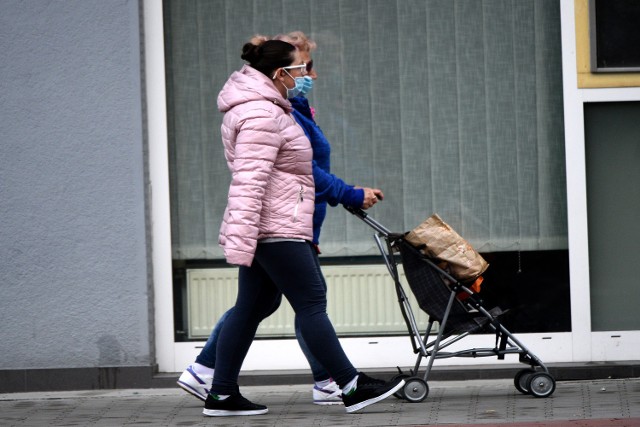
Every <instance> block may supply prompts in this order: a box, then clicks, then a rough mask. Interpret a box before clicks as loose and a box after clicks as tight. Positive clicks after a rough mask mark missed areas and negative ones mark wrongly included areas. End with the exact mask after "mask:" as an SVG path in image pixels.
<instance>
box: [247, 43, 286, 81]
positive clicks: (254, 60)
mask: <svg viewBox="0 0 640 427" xmlns="http://www.w3.org/2000/svg"><path fill="white" fill-rule="evenodd" d="M295 51H296V47H295V46H294V45H292V44H290V43H287V42H284V41H282V40H267V41H265V42H262V43H260V44H254V43H251V42H250V43H246V44H245V45H244V46H243V47H242V55H240V57H241V58H242V59H244V60H245V61H247V62H248V63H249V65H251V66H252V67H253V68H255V69H256V70H258V71H260V72H261V73H262V74H264V75H266V76H267V77H269V78H271V77H273V74H272V73H273V72H274V71H275V70H276V69H278V68H280V67H287V66H289V65H291V64H292V63H293V61H294V59H295V56H294V52H295Z"/></svg>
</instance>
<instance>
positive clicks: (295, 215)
mask: <svg viewBox="0 0 640 427" xmlns="http://www.w3.org/2000/svg"><path fill="white" fill-rule="evenodd" d="M303 194H304V187H303V186H302V185H300V189H299V190H298V198H297V200H296V205H295V207H294V208H293V222H296V221H297V220H298V209H299V208H300V204H301V203H302V201H303V200H304V196H303Z"/></svg>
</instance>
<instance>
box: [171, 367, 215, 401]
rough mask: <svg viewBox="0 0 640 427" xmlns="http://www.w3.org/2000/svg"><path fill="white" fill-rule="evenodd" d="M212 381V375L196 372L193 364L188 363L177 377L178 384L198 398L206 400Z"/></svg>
mask: <svg viewBox="0 0 640 427" xmlns="http://www.w3.org/2000/svg"><path fill="white" fill-rule="evenodd" d="M212 382H213V375H206V374H197V373H196V371H194V370H193V365H189V366H188V367H187V369H185V370H184V372H183V373H182V375H180V378H178V385H179V386H180V387H182V389H183V390H184V391H186V392H188V393H191V394H192V395H194V396H195V397H197V398H198V399H200V400H207V395H208V394H209V390H211V383H212Z"/></svg>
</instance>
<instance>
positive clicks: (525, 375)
mask: <svg viewBox="0 0 640 427" xmlns="http://www.w3.org/2000/svg"><path fill="white" fill-rule="evenodd" d="M535 373H536V371H535V370H533V369H522V370H520V371H518V373H517V374H516V376H515V377H514V378H513V384H514V385H515V386H516V389H517V390H518V391H519V392H520V393H522V394H529V387H528V386H527V382H528V380H529V377H530V376H531V375H533V374H535Z"/></svg>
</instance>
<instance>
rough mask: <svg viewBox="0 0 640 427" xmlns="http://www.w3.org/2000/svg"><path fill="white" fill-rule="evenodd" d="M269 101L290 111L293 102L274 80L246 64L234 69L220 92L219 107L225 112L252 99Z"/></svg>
mask: <svg viewBox="0 0 640 427" xmlns="http://www.w3.org/2000/svg"><path fill="white" fill-rule="evenodd" d="M265 100H266V101H269V102H273V103H274V104H276V105H279V106H281V107H282V108H283V109H284V110H285V111H286V112H287V113H290V112H291V110H292V108H291V103H290V102H289V101H288V100H286V99H285V98H283V97H282V95H280V92H279V91H278V90H277V89H276V88H275V86H274V84H273V82H272V81H271V80H269V78H268V77H267V76H265V75H264V74H262V73H261V72H260V71H258V70H256V69H255V68H253V67H251V66H249V65H245V66H243V67H242V68H241V69H240V70H239V71H234V72H233V74H231V76H229V79H228V80H227V82H226V83H225V84H224V86H223V87H222V90H221V91H220V93H219V94H218V109H219V110H220V111H221V112H223V113H225V112H227V111H229V110H230V109H231V108H233V107H235V106H237V105H240V104H244V103H246V102H251V101H265Z"/></svg>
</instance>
